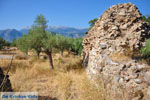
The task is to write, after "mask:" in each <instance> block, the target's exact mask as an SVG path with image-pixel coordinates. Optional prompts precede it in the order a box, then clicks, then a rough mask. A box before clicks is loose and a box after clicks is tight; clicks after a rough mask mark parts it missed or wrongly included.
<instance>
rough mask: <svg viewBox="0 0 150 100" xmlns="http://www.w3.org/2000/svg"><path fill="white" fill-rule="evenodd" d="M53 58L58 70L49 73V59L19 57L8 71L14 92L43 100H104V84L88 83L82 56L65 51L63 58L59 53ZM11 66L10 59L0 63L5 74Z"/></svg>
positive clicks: (2, 60)
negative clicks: (32, 95) (34, 94)
mask: <svg viewBox="0 0 150 100" xmlns="http://www.w3.org/2000/svg"><path fill="white" fill-rule="evenodd" d="M17 52H19V51H17ZM17 52H16V51H15V53H16V54H17ZM31 54H33V53H31ZM19 55H21V58H23V57H22V56H23V55H22V54H21V53H19ZM19 55H18V54H17V56H19ZM42 55H43V54H42ZM43 56H44V55H43ZM24 58H26V57H24ZM53 58H54V67H55V69H54V70H50V69H49V63H48V59H46V57H45V59H44V57H41V58H40V59H37V57H36V56H32V55H30V57H28V58H27V59H20V58H19V57H16V58H15V59H14V60H13V63H12V66H11V70H10V72H9V76H10V81H11V84H12V88H13V91H21V92H35V91H36V92H38V93H39V96H40V98H39V99H40V100H105V98H106V94H105V91H104V88H103V85H102V84H101V86H99V87H96V86H95V85H93V84H92V83H91V82H90V81H89V80H88V78H87V75H86V73H85V71H84V69H83V68H82V64H81V59H80V57H79V56H76V55H72V54H70V55H67V52H65V53H64V57H61V56H60V54H59V53H56V54H53ZM9 63H10V59H1V60H0V66H1V67H2V69H3V70H4V71H6V70H7V66H8V64H9Z"/></svg>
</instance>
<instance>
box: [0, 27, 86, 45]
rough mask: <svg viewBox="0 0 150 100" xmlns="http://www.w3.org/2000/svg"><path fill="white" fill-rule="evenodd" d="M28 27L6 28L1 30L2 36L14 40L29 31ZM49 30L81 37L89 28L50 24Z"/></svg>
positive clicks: (68, 35)
mask: <svg viewBox="0 0 150 100" xmlns="http://www.w3.org/2000/svg"><path fill="white" fill-rule="evenodd" d="M29 29H30V28H29V27H28V28H23V29H21V30H16V29H5V30H0V37H2V38H3V39H5V40H7V41H10V42H11V41H13V39H14V38H18V37H21V36H22V35H23V34H27V33H28V31H29ZM47 30H48V31H49V32H56V33H58V34H61V35H63V36H67V37H72V38H79V37H83V36H84V34H85V32H86V31H88V28H74V27H66V26H48V28H47Z"/></svg>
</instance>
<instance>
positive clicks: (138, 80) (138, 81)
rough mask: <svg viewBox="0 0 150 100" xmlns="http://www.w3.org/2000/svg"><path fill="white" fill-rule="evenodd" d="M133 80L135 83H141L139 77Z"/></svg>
mask: <svg viewBox="0 0 150 100" xmlns="http://www.w3.org/2000/svg"><path fill="white" fill-rule="evenodd" d="M134 81H135V82H136V83H137V84H141V83H142V80H140V79H134Z"/></svg>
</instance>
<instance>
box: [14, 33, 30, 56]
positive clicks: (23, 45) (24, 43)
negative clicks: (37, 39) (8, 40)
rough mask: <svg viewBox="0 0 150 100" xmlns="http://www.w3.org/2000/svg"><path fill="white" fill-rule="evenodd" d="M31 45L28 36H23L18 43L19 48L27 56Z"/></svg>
mask: <svg viewBox="0 0 150 100" xmlns="http://www.w3.org/2000/svg"><path fill="white" fill-rule="evenodd" d="M29 43H30V41H29V38H28V35H23V36H22V37H21V38H19V39H18V40H17V41H16V45H17V47H18V48H19V49H20V50H21V51H22V52H24V53H26V54H28V50H29V49H30V46H29Z"/></svg>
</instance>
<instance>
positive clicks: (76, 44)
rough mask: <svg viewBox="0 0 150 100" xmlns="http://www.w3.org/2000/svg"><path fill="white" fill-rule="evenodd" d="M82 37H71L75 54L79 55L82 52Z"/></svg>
mask: <svg viewBox="0 0 150 100" xmlns="http://www.w3.org/2000/svg"><path fill="white" fill-rule="evenodd" d="M82 41H83V40H82V38H77V39H73V43H72V50H73V51H74V52H76V53H77V55H81V52H82V48H83V46H82Z"/></svg>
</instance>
